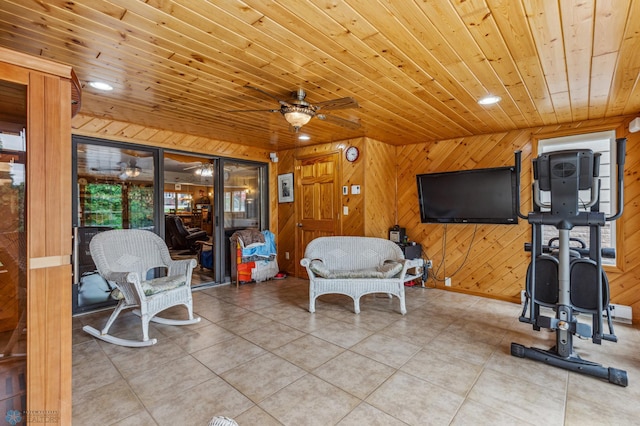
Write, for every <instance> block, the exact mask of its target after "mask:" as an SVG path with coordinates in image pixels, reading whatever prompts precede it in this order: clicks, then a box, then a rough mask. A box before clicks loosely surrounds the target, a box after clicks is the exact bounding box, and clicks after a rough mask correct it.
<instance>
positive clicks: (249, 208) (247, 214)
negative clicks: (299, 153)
mask: <svg viewBox="0 0 640 426" xmlns="http://www.w3.org/2000/svg"><path fill="white" fill-rule="evenodd" d="M223 167H224V170H223V179H222V180H223V186H222V197H221V198H222V204H223V210H224V211H223V215H224V239H223V241H224V245H225V253H226V254H227V255H226V256H225V275H226V277H230V278H233V276H234V274H235V273H234V268H232V265H231V262H234V261H235V257H236V253H235V248H233V250H232V248H231V246H230V241H229V238H230V237H231V236H232V235H233V233H234V232H236V231H239V230H242V229H247V228H256V229H259V230H263V229H266V227H267V223H268V222H267V211H266V210H267V209H266V208H265V207H263V206H264V205H265V204H266V200H263V199H262V198H263V194H267V193H268V191H266V189H265V187H266V178H265V176H266V170H267V166H266V165H264V164H252V163H245V162H240V161H233V160H224V166H223Z"/></svg>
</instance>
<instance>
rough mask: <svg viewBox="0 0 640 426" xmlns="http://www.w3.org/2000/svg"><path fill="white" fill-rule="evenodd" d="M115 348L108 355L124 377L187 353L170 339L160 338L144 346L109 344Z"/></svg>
mask: <svg viewBox="0 0 640 426" xmlns="http://www.w3.org/2000/svg"><path fill="white" fill-rule="evenodd" d="M110 346H112V347H115V348H117V351H114V352H113V353H112V355H111V356H110V359H111V362H113V364H114V365H115V366H116V368H117V369H118V371H120V374H122V376H123V377H124V378H127V377H130V376H133V375H137V374H140V373H142V372H144V371H145V370H148V369H150V368H153V367H155V366H157V365H161V364H165V363H168V362H171V361H173V360H176V359H178V358H182V357H184V356H185V355H187V353H186V352H185V351H184V350H183V349H182V348H181V347H180V346H178V345H176V344H175V343H174V342H173V341H172V340H171V339H164V340H160V341H159V342H158V343H156V344H155V345H152V346H149V347H146V348H143V349H141V348H128V347H124V346H117V345H110Z"/></svg>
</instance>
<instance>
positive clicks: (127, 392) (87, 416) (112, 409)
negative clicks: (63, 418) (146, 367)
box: [72, 379, 144, 426]
mask: <svg viewBox="0 0 640 426" xmlns="http://www.w3.org/2000/svg"><path fill="white" fill-rule="evenodd" d="M143 410H144V407H143V405H142V404H141V403H140V400H139V399H138V398H137V397H136V395H135V393H134V392H133V391H132V390H131V388H130V387H129V386H128V384H127V382H126V381H125V380H124V379H120V380H117V381H115V382H112V383H109V384H106V385H104V386H102V387H99V388H96V389H92V390H90V391H88V392H83V393H82V394H77V392H76V393H75V394H74V396H73V414H72V416H73V424H74V425H86V426H90V425H108V424H111V423H114V422H117V421H119V420H122V419H125V418H127V417H129V416H132V415H135V414H137V413H139V412H140V411H143Z"/></svg>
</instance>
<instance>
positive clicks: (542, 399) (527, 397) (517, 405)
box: [468, 369, 566, 426]
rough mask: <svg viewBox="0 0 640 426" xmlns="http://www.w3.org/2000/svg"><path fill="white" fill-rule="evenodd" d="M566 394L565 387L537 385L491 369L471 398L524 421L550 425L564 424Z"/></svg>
mask: <svg viewBox="0 0 640 426" xmlns="http://www.w3.org/2000/svg"><path fill="white" fill-rule="evenodd" d="M565 397H566V394H565V392H564V389H559V390H556V389H553V388H551V387H547V386H540V385H536V384H534V383H533V382H527V381H524V380H522V379H519V378H516V377H513V376H509V375H506V374H501V373H499V372H496V371H493V370H489V369H485V370H484V371H483V372H482V373H481V374H480V377H479V378H478V381H477V382H476V383H475V385H474V386H473V388H472V389H471V391H470V392H469V395H468V399H469V400H471V401H475V402H478V403H480V404H482V405H485V406H487V407H491V408H493V409H497V410H499V411H501V412H504V413H507V414H509V415H511V416H513V417H517V418H518V419H521V420H523V421H531V419H536V423H538V424H544V425H549V426H551V425H562V424H563V419H564V405H565ZM541 407H544V409H541Z"/></svg>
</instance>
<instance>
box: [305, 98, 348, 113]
mask: <svg viewBox="0 0 640 426" xmlns="http://www.w3.org/2000/svg"><path fill="white" fill-rule="evenodd" d="M313 106H314V108H315V109H316V111H317V110H319V109H324V110H329V109H346V108H358V101H356V100H355V99H353V98H340V99H333V100H331V101H324V102H318V103H317V104H313Z"/></svg>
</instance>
